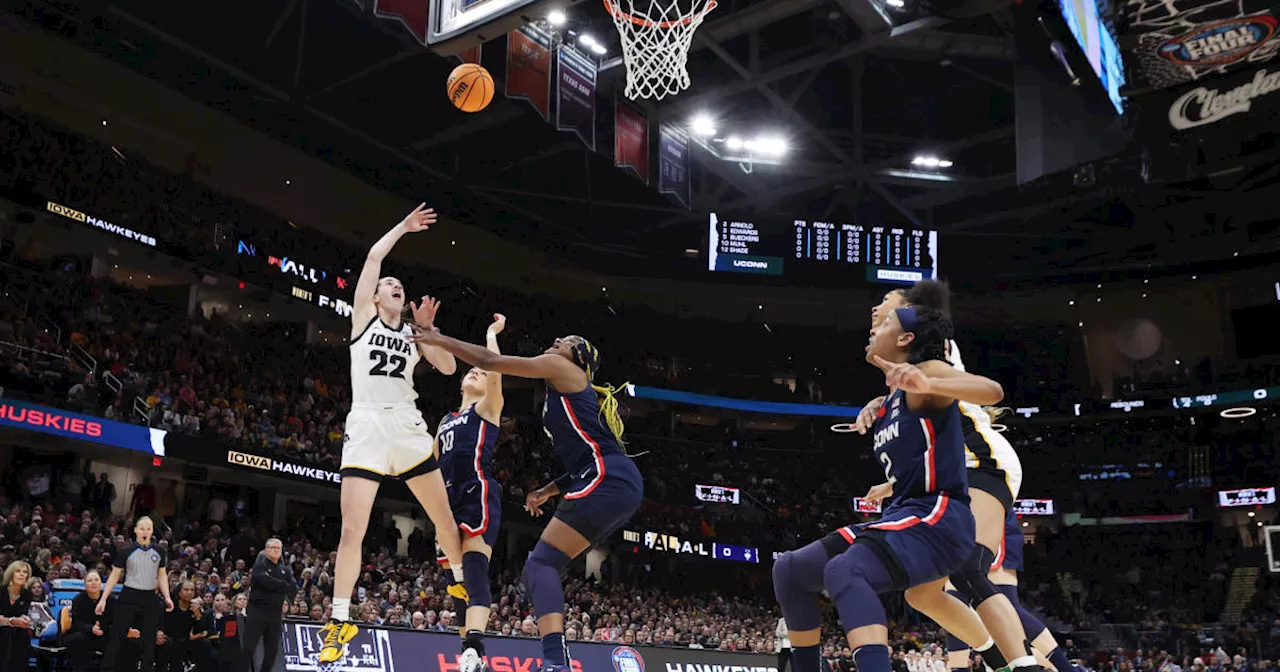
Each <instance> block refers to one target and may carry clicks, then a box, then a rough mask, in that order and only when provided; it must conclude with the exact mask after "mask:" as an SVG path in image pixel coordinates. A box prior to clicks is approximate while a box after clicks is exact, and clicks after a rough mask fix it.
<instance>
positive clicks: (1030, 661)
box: [1009, 656, 1040, 670]
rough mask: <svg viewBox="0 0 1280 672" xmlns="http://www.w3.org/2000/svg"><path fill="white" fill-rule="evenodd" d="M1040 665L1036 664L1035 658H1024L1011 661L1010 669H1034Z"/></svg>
mask: <svg viewBox="0 0 1280 672" xmlns="http://www.w3.org/2000/svg"><path fill="white" fill-rule="evenodd" d="M1039 664H1040V663H1037V662H1036V657H1035V656H1022V657H1019V658H1014V659H1013V660H1011V661H1009V669H1011V670H1016V669H1018V668H1019V667H1032V666H1035V665H1039Z"/></svg>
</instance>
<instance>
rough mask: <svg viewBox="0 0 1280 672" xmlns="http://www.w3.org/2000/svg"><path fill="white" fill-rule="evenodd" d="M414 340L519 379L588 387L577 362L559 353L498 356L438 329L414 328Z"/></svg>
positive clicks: (569, 387)
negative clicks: (531, 355)
mask: <svg viewBox="0 0 1280 672" xmlns="http://www.w3.org/2000/svg"><path fill="white" fill-rule="evenodd" d="M413 340H415V341H416V342H418V343H425V344H427V345H431V346H436V347H439V348H443V349H445V350H447V351H449V352H451V353H453V354H454V355H455V356H457V357H458V359H461V360H462V361H464V362H466V363H468V364H470V365H472V366H478V367H480V368H482V369H484V370H485V371H495V372H497V373H504V374H507V375H511V376H519V377H520V378H533V379H539V378H540V379H542V380H545V381H547V382H549V383H551V386H552V387H554V388H555V389H557V390H574V389H585V387H586V385H585V384H584V383H585V382H586V374H585V373H583V371H582V369H580V368H578V366H577V365H576V364H574V363H573V362H570V361H569V360H568V359H565V358H564V357H561V356H560V355H550V354H543V355H538V356H537V357H512V356H510V355H499V354H497V353H495V352H493V351H492V350H489V349H488V348H483V347H481V346H478V345H475V344H472V343H466V342H464V341H459V340H458V339H456V338H450V337H448V336H445V335H444V334H442V333H440V331H439V330H438V329H434V328H428V329H422V328H420V327H417V326H415V327H414V336H413Z"/></svg>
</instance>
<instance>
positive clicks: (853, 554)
mask: <svg viewBox="0 0 1280 672" xmlns="http://www.w3.org/2000/svg"><path fill="white" fill-rule="evenodd" d="M934 284H935V285H936V284H937V283H934ZM935 289H936V291H939V292H941V293H943V295H945V292H946V289H945V287H943V286H937V287H935ZM951 329H952V327H951V322H950V319H949V317H948V316H947V315H946V314H945V313H944V312H943V311H940V310H936V309H932V308H928V307H924V306H919V307H917V306H907V307H904V308H899V309H897V310H894V311H891V312H890V313H889V315H888V317H887V318H886V319H885V320H884V321H883V322H882V323H881V324H880V325H879V326H878V327H877V328H876V329H874V330H873V331H872V336H871V340H870V343H869V344H868V346H867V360H868V361H869V362H872V363H874V364H875V365H876V366H877V367H879V368H880V369H881V370H883V371H884V373H885V379H886V383H887V384H888V385H889V386H890V388H891V392H890V394H889V396H888V399H887V400H886V402H885V404H884V406H883V407H882V408H881V410H880V411H879V412H878V413H877V417H876V420H875V424H874V426H873V429H874V435H875V443H874V451H875V455H876V458H877V460H878V461H879V462H880V463H881V465H883V467H884V471H885V476H886V479H887V480H888V481H889V482H890V483H892V484H893V493H892V495H891V499H890V501H889V504H888V505H887V506H886V508H885V510H884V514H883V516H882V518H881V519H880V520H879V521H878V522H875V523H867V524H863V525H853V526H848V527H844V528H841V529H840V530H837V531H836V532H833V533H831V534H830V535H828V536H827V537H826V538H824V539H822V540H819V541H817V542H814V543H812V544H809V545H808V546H805V547H803V548H800V549H797V550H795V551H789V552H787V553H784V554H783V555H782V556H781V557H780V558H779V559H778V561H777V562H776V563H775V564H774V568H773V580H774V591H775V593H776V595H777V598H778V602H779V604H780V605H781V606H782V613H783V617H784V618H785V619H786V621H787V627H788V630H789V635H790V637H791V643H792V660H793V662H794V664H795V666H796V671H797V672H817V670H818V669H819V667H820V657H819V648H818V647H819V637H820V634H821V629H820V626H821V611H820V609H819V602H818V596H819V594H820V593H821V592H822V591H823V590H826V592H827V593H828V594H829V595H830V596H831V600H832V602H834V603H835V605H836V609H837V611H838V612H839V615H840V621H841V623H842V625H843V626H844V631H845V633H846V635H847V638H848V641H849V646H850V647H851V648H853V649H854V660H855V663H856V665H857V667H858V669H859V671H860V672H888V670H889V669H890V661H889V649H888V630H887V627H886V620H885V614H884V608H883V606H882V604H881V602H880V600H879V598H878V595H879V594H881V593H885V592H889V591H895V590H904V589H905V590H906V591H907V593H908V595H910V594H911V593H912V592H932V593H938V594H942V595H944V596H945V597H947V598H948V599H950V600H952V601H955V602H956V606H957V607H958V609H957V611H958V612H959V613H960V614H961V615H962V616H963V617H966V618H968V619H969V620H970V621H971V622H972V623H971V625H972V628H971V632H968V633H967V634H968V636H969V637H973V638H976V637H977V636H978V635H981V637H982V639H977V641H978V642H981V641H983V639H985V638H986V632H985V630H983V628H982V624H981V622H980V621H979V620H978V619H977V617H976V616H975V615H974V614H973V612H972V611H970V610H968V609H967V608H966V607H964V605H963V604H962V603H959V601H958V600H955V598H952V597H950V596H947V595H945V594H944V593H942V587H943V584H944V583H945V582H946V579H947V577H948V576H949V575H951V574H952V573H953V572H955V571H956V570H957V569H959V568H960V567H961V566H962V565H963V564H964V562H965V560H966V558H968V557H969V556H970V554H971V551H972V548H973V545H974V542H973V540H974V536H973V535H974V528H973V516H972V515H971V514H970V512H969V508H968V483H967V479H966V473H965V467H964V462H965V455H964V437H963V431H962V426H961V423H960V412H959V410H958V408H957V403H956V402H957V400H960V399H963V400H965V401H970V402H973V403H978V404H992V403H996V402H998V401H1000V399H1001V398H1002V397H1003V390H1002V389H1001V388H1000V385H999V384H997V383H995V382H994V381H991V380H989V379H986V378H982V377H979V376H974V375H972V374H967V373H964V372H961V371H957V370H956V369H954V368H953V367H951V366H949V365H947V364H946V363H945V357H946V342H947V340H948V339H949V338H950V337H951ZM939 360H942V361H939ZM819 577H820V578H819Z"/></svg>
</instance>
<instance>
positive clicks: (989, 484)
mask: <svg viewBox="0 0 1280 672" xmlns="http://www.w3.org/2000/svg"><path fill="white" fill-rule="evenodd" d="M932 290H933V285H931V284H928V283H921V284H919V285H917V286H915V287H912V288H911V289H909V290H894V291H892V292H889V293H887V294H885V296H884V299H883V300H882V301H881V302H880V304H879V305H877V306H876V307H875V308H873V309H872V311H871V321H872V327H873V329H874V327H875V325H878V324H880V323H882V322H883V320H884V319H885V318H886V317H887V315H888V313H889V312H890V311H893V310H896V309H898V308H901V307H903V306H907V305H921V306H928V307H930V308H933V309H937V310H942V311H944V312H946V311H948V310H949V306H948V305H947V301H946V297H945V295H943V294H940V293H938V292H936V291H932ZM946 354H947V360H948V361H949V362H950V363H951V365H952V366H953V367H955V368H956V369H957V370H960V371H964V370H965V366H964V361H963V360H962V359H961V357H960V350H959V348H958V347H957V346H956V344H955V341H952V340H948V341H947V348H946ZM884 399H885V398H884V397H879V398H877V399H874V400H872V401H871V402H870V403H868V404H867V406H866V407H864V408H863V410H862V413H861V414H860V415H859V417H858V422H857V423H856V424H855V428H856V429H857V430H858V431H861V432H865V431H866V430H867V429H869V428H870V427H871V425H872V423H873V422H874V418H875V414H876V413H877V412H878V411H879V409H880V408H881V404H882V403H883V402H884ZM959 409H960V416H961V418H960V419H961V424H962V426H963V429H964V442H965V467H966V469H967V471H968V480H969V496H970V508H971V509H972V511H973V517H974V521H975V529H976V540H977V542H978V545H977V546H976V547H975V548H974V552H973V555H972V557H970V558H969V560H968V561H967V562H966V563H965V566H964V567H963V568H962V569H961V570H960V571H959V572H957V573H956V574H955V575H953V576H952V577H951V580H950V581H949V582H948V586H947V588H948V589H949V592H952V594H953V595H955V596H956V597H958V598H960V599H961V600H963V601H964V602H965V603H966V604H969V605H974V606H976V607H977V610H978V611H977V613H978V615H979V616H980V617H981V619H982V622H983V625H984V627H985V629H986V630H987V631H988V632H989V633H990V637H991V638H992V639H988V640H987V642H986V643H984V644H983V645H981V647H980V648H979V652H980V653H981V654H982V656H983V658H984V659H985V660H986V661H988V664H989V665H990V666H992V669H999V668H1000V667H1002V666H1004V665H1005V664H1007V665H1008V666H1009V667H1010V668H1019V667H1023V668H1035V667H1037V666H1039V665H1040V663H1039V662H1038V661H1037V659H1036V658H1035V656H1034V655H1033V653H1032V651H1030V650H1029V649H1028V646H1027V641H1028V639H1029V637H1028V635H1030V634H1032V633H1031V632H1027V629H1028V628H1031V627H1034V626H1035V624H1037V623H1038V624H1039V627H1040V629H1043V628H1044V626H1043V624H1042V623H1039V620H1038V619H1036V618H1035V617H1034V616H1032V615H1031V614H1030V613H1029V612H1026V610H1025V609H1022V608H1021V607H1020V604H1019V600H1018V596H1017V588H1016V574H1015V575H1014V580H1015V585H1014V586H1007V585H999V586H998V585H997V584H1000V583H1003V584H1007V583H1008V576H1007V575H1004V574H1003V573H997V572H998V570H999V568H1000V567H1001V565H1002V564H1003V562H1004V561H1005V559H1006V555H1007V550H1006V546H1005V531H1006V519H1007V517H1008V513H1009V511H1010V510H1011V509H1012V508H1013V502H1014V500H1015V499H1016V498H1017V496H1018V491H1019V489H1020V488H1021V485H1022V463H1021V461H1020V460H1019V459H1018V454H1017V453H1016V452H1015V451H1014V449H1013V446H1012V445H1010V443H1009V441H1008V440H1007V439H1005V438H1004V437H1003V436H1001V435H1000V433H999V432H996V431H995V430H994V429H993V427H992V424H993V418H994V414H995V413H998V410H997V409H984V408H982V407H980V406H977V405H975V404H972V403H968V402H964V401H962V402H960V404H959ZM886 485H887V484H886ZM877 488H881V489H884V488H885V486H884V485H882V486H877ZM875 490H876V489H875V488H873V492H874V491H875ZM889 491H891V489H889ZM868 494H871V493H868ZM1020 532H1021V530H1018V533H1019V536H1020ZM1018 555H1019V557H1020V556H1021V549H1018ZM951 589H954V590H951ZM908 597H909V598H911V599H912V600H913V606H915V607H916V608H917V609H919V610H920V611H922V612H924V613H926V614H931V615H933V616H934V617H935V620H938V619H939V618H942V620H951V618H952V616H950V615H949V614H950V612H953V611H954V610H955V609H954V607H955V606H956V605H955V604H954V602H953V601H952V600H949V599H948V598H946V597H945V596H943V595H938V594H928V595H925V594H922V593H920V592H913V593H912V594H910V595H909V596H908ZM963 621H964V622H971V619H963ZM941 624H942V625H943V627H949V626H950V627H954V626H952V625H951V624H950V623H946V622H943V623H941ZM966 629H967V628H966ZM1036 632H1037V633H1038V632H1039V630H1037V631H1036ZM1050 637H1052V636H1051V635H1050ZM992 643H994V644H995V645H996V648H995V649H994V650H993V649H992V648H991V644H992ZM947 648H948V649H949V650H950V651H953V652H964V653H963V654H961V655H956V656H952V660H953V662H954V661H959V660H960V659H961V658H962V657H963V658H964V659H966V660H967V656H968V649H969V648H970V646H969V645H968V644H966V643H965V642H964V641H963V640H961V639H960V638H959V637H957V636H956V633H952V632H950V631H949V632H948V636H947ZM1062 657H1063V658H1064V659H1065V654H1063V656H1062ZM1006 661H1007V663H1006ZM966 666H967V664H966ZM1064 672H1067V671H1064Z"/></svg>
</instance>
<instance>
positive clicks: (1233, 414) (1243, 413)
mask: <svg viewBox="0 0 1280 672" xmlns="http://www.w3.org/2000/svg"><path fill="white" fill-rule="evenodd" d="M1257 412H1258V409H1256V408H1251V407H1249V406H1239V407H1236V408H1228V409H1225V410H1223V411H1222V412H1221V413H1218V415H1220V416H1222V417H1224V418H1227V419H1230V420H1235V419H1238V418H1247V417H1249V416H1251V415H1254V414H1256V413H1257Z"/></svg>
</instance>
